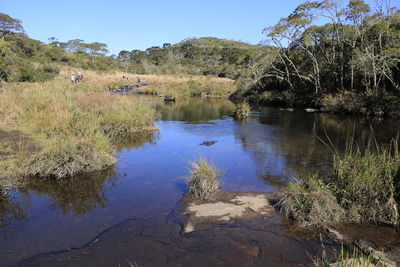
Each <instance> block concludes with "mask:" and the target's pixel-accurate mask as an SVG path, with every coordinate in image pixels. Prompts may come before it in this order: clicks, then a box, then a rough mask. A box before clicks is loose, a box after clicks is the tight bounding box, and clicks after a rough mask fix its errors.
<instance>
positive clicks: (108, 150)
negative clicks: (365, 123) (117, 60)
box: [0, 69, 157, 187]
mask: <svg viewBox="0 0 400 267" xmlns="http://www.w3.org/2000/svg"><path fill="white" fill-rule="evenodd" d="M73 73H76V70H75V69H67V70H64V71H62V72H61V73H60V75H59V76H57V77H56V78H55V79H54V80H52V81H47V82H43V83H12V84H8V85H7V88H6V90H5V91H4V92H3V93H2V94H0V128H1V129H3V130H5V131H10V130H18V131H20V132H23V133H25V134H27V135H29V136H30V138H32V139H33V140H34V143H35V146H36V149H34V150H32V149H29V148H28V147H27V146H26V145H25V143H23V142H22V143H21V144H19V145H18V146H15V144H14V143H15V140H11V139H6V140H4V142H3V144H2V147H3V148H10V147H18V149H13V150H12V151H8V152H7V153H6V155H4V156H3V157H2V158H1V161H0V181H1V183H0V184H7V185H8V187H11V186H10V185H13V184H14V182H16V181H17V180H20V178H21V177H24V178H26V177H32V176H38V177H46V178H56V179H59V178H64V177H70V176H74V175H76V174H78V173H82V172H91V171H96V170H101V169H105V168H107V167H109V166H111V165H113V164H114V163H115V157H114V150H115V147H114V144H113V140H115V139H116V138H123V137H125V136H128V135H130V134H132V133H137V132H143V131H147V130H154V126H153V121H154V120H155V119H156V118H157V114H156V111H155V110H154V109H153V108H151V107H149V106H146V105H143V104H141V103H138V102H135V101H132V99H130V98H127V97H124V96H120V95H110V94H107V93H106V92H105V90H104V87H105V85H106V84H107V83H109V82H110V81H112V80H113V79H116V77H117V76H119V75H120V74H119V73H114V74H105V73H96V72H93V71H90V72H85V73H84V82H82V83H79V84H72V83H71V82H70V81H69V77H70V76H71V74H73ZM7 143H8V144H7Z"/></svg>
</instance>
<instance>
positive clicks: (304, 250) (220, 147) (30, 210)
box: [0, 96, 399, 267]
mask: <svg viewBox="0 0 400 267" xmlns="http://www.w3.org/2000/svg"><path fill="white" fill-rule="evenodd" d="M126 97H131V98H132V101H140V102H145V103H149V104H151V105H154V106H155V107H156V108H157V109H158V110H159V111H160V113H161V114H162V116H161V119H160V120H159V121H158V122H156V126H157V127H158V128H159V131H157V132H155V133H152V134H145V135H142V136H134V137H132V138H130V139H129V140H124V141H123V142H118V144H117V147H118V152H117V158H118V163H117V164H116V166H115V167H114V168H113V169H111V170H109V171H107V172H103V173H97V174H92V175H86V176H81V177H76V178H74V179H68V180H62V181H35V182H32V183H31V184H29V185H28V186H27V187H25V188H23V189H20V190H15V191H12V192H10V195H11V197H10V199H9V201H7V202H3V203H1V204H0V227H1V228H0V231H1V237H0V262H1V265H2V266H16V265H18V266H130V265H131V266H133V265H134V263H136V264H137V266H140V267H142V266H289V265H290V266H302V265H309V264H311V263H312V258H311V257H312V256H313V255H317V254H319V253H320V252H321V242H322V243H324V245H325V246H326V247H328V248H331V247H335V246H336V244H332V243H330V242H329V241H324V240H320V238H319V237H317V236H314V235H312V234H310V233H304V232H301V231H298V229H297V228H296V227H295V225H294V224H293V223H292V222H291V221H289V220H288V219H286V218H284V217H282V216H280V215H275V216H273V217H268V218H262V219H258V220H255V221H251V222H246V223H236V222H231V223H230V224H228V225H219V226H216V227H215V228H214V229H211V230H206V231H199V232H195V233H191V234H183V233H182V225H183V221H184V220H185V216H183V215H181V214H180V200H181V199H182V198H183V196H184V194H185V193H186V191H187V176H188V163H189V161H190V160H196V159H198V158H199V157H200V156H203V157H206V158H207V159H209V160H212V161H213V162H214V163H215V164H216V165H217V166H218V167H221V168H223V169H225V170H226V172H225V175H224V176H223V178H222V187H223V189H226V190H231V191H253V192H277V191H279V189H280V188H281V187H282V186H283V185H284V184H286V183H287V182H291V181H293V180H294V179H296V178H298V177H301V176H302V175H305V174H307V173H313V172H320V173H329V171H330V166H331V151H330V148H329V147H328V146H326V145H325V144H324V143H323V142H322V141H323V140H324V141H328V138H329V139H330V140H331V141H332V142H333V143H334V144H335V145H336V146H337V148H338V149H339V150H342V149H344V147H345V143H346V140H347V139H348V138H352V137H354V138H355V139H356V140H357V141H358V142H359V144H360V145H361V146H363V145H366V144H368V142H371V141H373V138H372V134H371V129H374V136H375V139H376V140H377V141H378V142H380V143H384V144H385V143H386V144H388V143H389V141H390V138H392V137H395V136H396V135H397V134H398V131H399V122H398V121H390V120H381V121H373V120H370V119H368V118H365V117H352V116H338V115H330V114H318V113H306V112H304V111H301V110H295V111H292V112H291V111H283V110H279V109H275V108H265V109H262V110H259V111H258V112H253V113H251V115H250V117H249V118H248V119H247V120H244V121H235V120H233V119H232V117H230V116H229V114H232V111H233V109H234V105H233V104H232V103H231V102H230V101H228V100H225V99H202V98H192V99H186V100H184V99H182V100H179V99H178V100H177V103H172V104H164V103H163V101H162V99H161V98H157V97H149V96H126ZM321 140H322V141H321ZM204 142H205V143H204ZM370 231H373V230H370ZM390 234H391V235H392V234H393V233H390ZM397 234H398V233H397Z"/></svg>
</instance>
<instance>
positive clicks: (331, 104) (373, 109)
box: [230, 88, 400, 118]
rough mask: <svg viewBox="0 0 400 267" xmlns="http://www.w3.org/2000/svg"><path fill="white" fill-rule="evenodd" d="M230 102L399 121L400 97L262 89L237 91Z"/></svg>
mask: <svg viewBox="0 0 400 267" xmlns="http://www.w3.org/2000/svg"><path fill="white" fill-rule="evenodd" d="M230 99H231V100H232V101H233V102H236V103H240V102H247V103H249V104H251V105H252V106H258V107H279V108H282V109H287V110H293V109H306V110H308V109H309V110H314V111H318V112H323V113H334V114H348V115H363V116H369V117H374V118H383V117H389V118H400V97H399V96H398V94H396V93H390V92H352V91H343V92H340V93H336V94H323V95H315V94H312V93H310V94H306V93H300V92H299V93H293V92H290V91H287V90H286V91H285V90H279V91H278V90H267V89H265V88H263V89H262V88H260V89H258V90H257V89H249V90H247V91H246V90H245V91H240V90H239V91H236V92H235V93H233V94H232V95H231V97H230Z"/></svg>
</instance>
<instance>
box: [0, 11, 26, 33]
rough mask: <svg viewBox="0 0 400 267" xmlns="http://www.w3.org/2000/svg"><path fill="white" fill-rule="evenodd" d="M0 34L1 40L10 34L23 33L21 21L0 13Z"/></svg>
mask: <svg viewBox="0 0 400 267" xmlns="http://www.w3.org/2000/svg"><path fill="white" fill-rule="evenodd" d="M0 32H1V35H2V38H3V39H4V36H6V35H7V34H10V33H12V32H24V28H23V27H22V24H21V21H20V20H19V19H14V18H12V17H10V16H9V15H7V14H4V13H0Z"/></svg>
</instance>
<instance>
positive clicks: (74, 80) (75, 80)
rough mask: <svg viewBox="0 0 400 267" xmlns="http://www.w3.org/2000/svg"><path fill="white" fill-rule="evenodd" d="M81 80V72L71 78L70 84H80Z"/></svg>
mask: <svg viewBox="0 0 400 267" xmlns="http://www.w3.org/2000/svg"><path fill="white" fill-rule="evenodd" d="M82 80H83V74H82V73H81V72H78V73H77V74H75V75H72V76H71V83H80V82H81V81H82Z"/></svg>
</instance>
